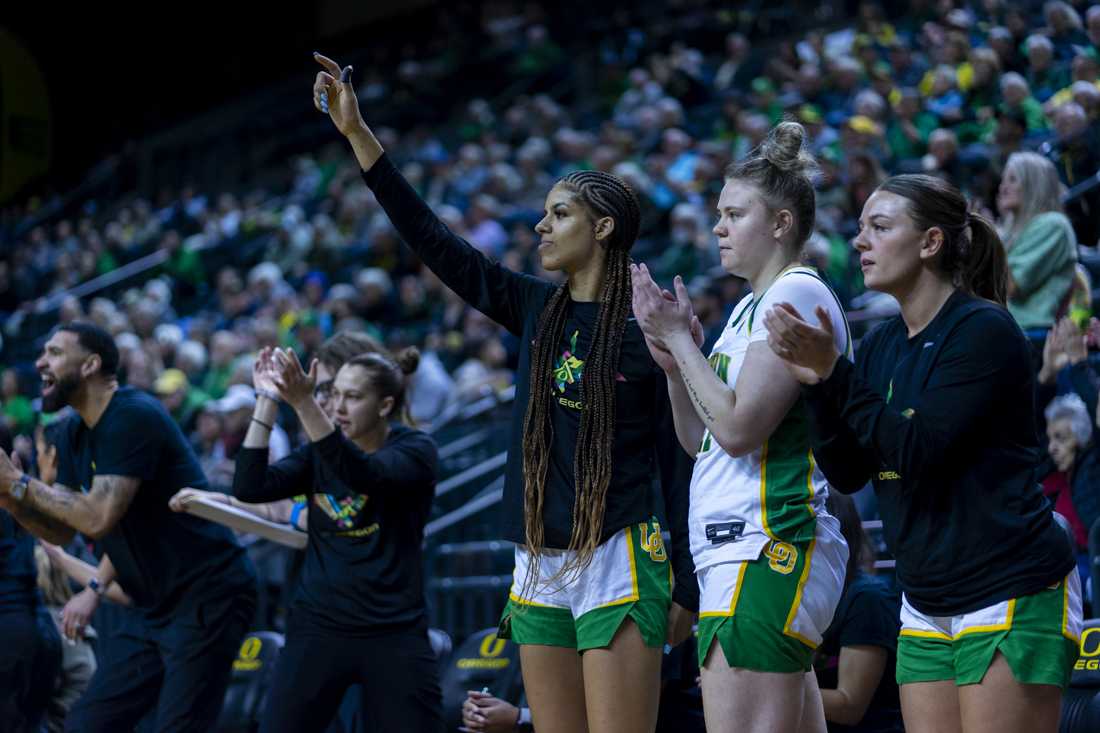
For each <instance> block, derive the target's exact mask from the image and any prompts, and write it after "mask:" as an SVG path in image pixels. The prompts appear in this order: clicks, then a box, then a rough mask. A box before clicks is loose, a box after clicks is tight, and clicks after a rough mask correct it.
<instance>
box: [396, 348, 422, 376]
mask: <svg viewBox="0 0 1100 733" xmlns="http://www.w3.org/2000/svg"><path fill="white" fill-rule="evenodd" d="M393 360H394V361H395V362H397V366H399V367H400V368H401V372H402V373H403V374H406V375H408V374H412V373H413V372H415V371H416V368H417V367H418V366H420V350H419V349H417V348H416V347H415V346H408V347H406V348H404V349H401V351H399V352H397V353H396V354H394V356H393Z"/></svg>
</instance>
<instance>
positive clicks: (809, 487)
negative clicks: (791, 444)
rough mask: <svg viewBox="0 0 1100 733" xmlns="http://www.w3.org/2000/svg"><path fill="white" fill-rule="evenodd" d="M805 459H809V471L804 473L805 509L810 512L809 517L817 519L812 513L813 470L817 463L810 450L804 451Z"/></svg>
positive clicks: (815, 514)
mask: <svg viewBox="0 0 1100 733" xmlns="http://www.w3.org/2000/svg"><path fill="white" fill-rule="evenodd" d="M806 457H807V458H809V459H810V470H809V471H807V472H806V490H807V496H806V508H807V509H809V510H810V516H811V517H817V512H815V511H814V468H815V467H816V466H817V462H816V461H815V460H814V452H813V449H812V448H811V449H810V450H808V451H806Z"/></svg>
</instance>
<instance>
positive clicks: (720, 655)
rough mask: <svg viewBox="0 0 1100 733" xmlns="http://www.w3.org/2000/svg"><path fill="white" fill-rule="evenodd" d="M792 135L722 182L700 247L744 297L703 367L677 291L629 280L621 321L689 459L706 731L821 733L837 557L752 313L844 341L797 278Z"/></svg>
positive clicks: (785, 396) (783, 373)
mask: <svg viewBox="0 0 1100 733" xmlns="http://www.w3.org/2000/svg"><path fill="white" fill-rule="evenodd" d="M803 136H804V131H803V129H802V126H801V125H799V124H797V123H794V122H784V123H781V124H780V125H778V126H777V127H776V128H775V129H774V130H772V132H771V134H770V135H769V136H768V139H767V140H766V141H765V142H764V143H762V144H761V146H760V147H759V148H758V149H757V150H755V151H753V153H751V154H750V156H749V157H748V158H747V159H745V160H742V161H740V162H738V163H735V164H734V165H733V166H731V168H730V169H729V170H728V171H727V173H726V183H725V186H724V187H723V188H722V193H721V195H720V197H719V199H718V223H717V224H716V225H715V227H714V233H715V234H716V235H717V236H718V248H719V252H720V256H721V260H722V267H723V268H724V269H725V270H727V271H728V272H730V273H732V274H734V275H737V276H739V277H743V278H745V279H746V280H748V281H749V283H750V284H751V286H752V294H751V295H749V296H746V297H745V298H744V300H742V301H741V302H740V303H738V304H737V307H736V308H734V310H733V314H732V316H731V317H730V321H729V324H728V325H727V327H726V329H725V331H723V333H722V336H721V337H720V338H719V339H718V342H717V343H716V344H715V346H714V350H713V351H712V352H711V354H710V358H709V359H708V358H707V357H706V356H705V355H704V354H703V353H702V352H701V351H700V350H699V345H700V344H701V342H702V338H701V329H700V328H699V326H698V321H697V319H696V318H695V316H694V314H693V313H692V309H691V303H690V301H689V300H688V295H687V290H686V288H685V287H684V284H683V281H682V280H681V279H680V278H679V277H677V278H676V282H675V288H676V293H675V295H673V294H672V293H668V292H667V291H661V290H660V288H658V287H657V285H656V284H655V283H654V282H653V279H652V278H651V277H650V276H649V273H648V271H647V270H646V268H645V266H644V265H643V266H639V267H637V268H635V271H634V273H633V283H634V293H633V295H634V313H635V314H636V316H637V318H638V322H639V324H640V325H641V328H642V332H643V333H644V334H645V335H646V338H647V341H648V342H649V346H650V351H651V352H652V353H653V356H654V358H655V359H656V360H657V362H658V363H659V364H660V365H661V367H662V368H663V369H664V370H665V371H666V373H667V374H668V377H669V380H668V382H669V393H670V396H671V399H672V406H673V411H674V415H675V421H676V433H677V436H678V437H679V439H680V442H681V444H682V445H683V446H684V448H685V449H686V450H688V451H689V452H690V453H693V454H695V456H696V458H695V469H694V471H693V473H692V479H691V509H690V515H689V516H690V519H689V522H690V524H689V530H690V535H691V549H692V555H693V557H694V559H695V567H696V572H697V577H698V579H699V586H700V591H701V598H700V606H699V610H700V613H699V617H700V618H699V664H700V667H701V668H702V678H703V679H702V681H703V706H704V710H705V713H706V724H707V731H709V732H710V733H724V732H727V731H728V732H731V733H732V731H738V732H739V733H748V732H755V731H759V732H761V733H764V732H767V733H784V732H786V731H792V732H793V731H822V733H823V732H824V731H825V717H824V712H823V709H822V704H821V693H820V691H819V690H818V688H817V682H816V681H815V679H814V675H813V672H812V671H811V661H812V657H813V652H814V649H815V648H816V647H817V645H818V644H820V642H821V635H822V633H823V632H824V631H825V629H826V627H827V626H828V625H829V622H830V621H831V620H832V617H833V611H834V610H835V608H836V604H837V602H838V601H839V599H840V594H841V591H842V589H843V585H844V567H845V564H846V562H847V557H848V548H847V546H846V545H845V544H844V539H843V537H842V536H841V534H840V526H839V523H838V522H837V520H836V519H835V518H833V517H831V516H829V515H828V514H827V513H826V511H825V497H826V496H827V495H828V486H827V484H826V481H825V478H824V476H822V474H821V472H820V471H819V470H818V469H817V467H816V465H815V463H814V459H813V454H812V453H811V452H810V434H809V430H810V426H809V422H808V417H807V414H806V411H805V409H804V407H803V405H802V404H801V401H800V393H799V385H798V382H797V381H796V380H795V379H794V377H792V376H791V375H790V373H789V372H788V371H787V370H786V369H785V367H784V366H783V362H782V361H781V360H780V359H779V357H777V356H776V355H775V354H774V353H773V352H772V350H771V349H770V348H769V347H768V343H767V335H768V334H767V329H766V327H765V325H764V313H765V312H766V311H767V310H768V308H769V307H770V306H771V305H772V304H773V303H779V302H793V303H796V304H797V308H798V310H799V312H800V313H814V312H815V308H816V307H817V306H821V307H823V308H825V309H826V310H827V312H828V313H829V315H830V317H831V318H832V320H833V323H838V324H839V323H845V328H842V329H837V342H836V343H837V348H838V349H839V350H840V352H841V353H850V349H851V344H850V336H849V334H848V329H847V325H846V322H845V320H844V312H843V310H842V309H841V307H840V304H839V302H838V301H837V299H836V296H835V295H834V294H833V292H832V291H831V290H830V289H829V287H828V286H827V285H826V284H825V283H824V282H823V281H822V280H821V278H820V277H819V276H818V275H817V273H816V272H815V271H814V270H813V269H812V268H809V267H804V266H802V265H800V264H799V258H800V255H801V252H802V247H803V245H804V244H805V242H806V240H807V239H808V237H809V235H810V233H811V232H812V231H813V225H814V211H815V206H814V191H813V185H812V183H811V180H810V176H811V175H812V172H813V169H814V161H813V159H812V158H811V157H810V156H809V155H808V154H807V153H805V152H804V151H803V145H802V143H803Z"/></svg>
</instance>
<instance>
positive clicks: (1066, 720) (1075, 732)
mask: <svg viewBox="0 0 1100 733" xmlns="http://www.w3.org/2000/svg"><path fill="white" fill-rule="evenodd" d="M1098 730H1100V693H1098V691H1097V690H1095V689H1092V688H1089V689H1080V688H1077V687H1070V688H1069V689H1068V690H1066V692H1065V694H1064V695H1063V696H1062V718H1061V720H1060V721H1059V723H1058V733H1095V732H1096V731H1098Z"/></svg>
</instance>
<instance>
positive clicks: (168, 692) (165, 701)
mask: <svg viewBox="0 0 1100 733" xmlns="http://www.w3.org/2000/svg"><path fill="white" fill-rule="evenodd" d="M255 609H256V590H255V588H254V587H252V588H249V589H245V590H234V589H230V590H229V591H228V592H227V593H226V594H225V595H224V596H222V597H219V598H216V599H212V600H207V601H203V602H190V603H189V602H185V603H184V604H181V607H180V608H179V609H177V610H176V612H175V613H173V615H172V616H171V618H169V619H167V620H165V621H162V622H153V621H149V620H146V619H144V618H135V619H133V621H131V622H128V623H126V624H124V625H123V626H122V628H121V629H119V631H118V632H117V634H116V635H115V636H114V637H113V638H111V639H110V640H109V643H110V647H111V650H110V653H109V654H108V655H107V659H105V660H104V663H102V664H101V665H100V667H99V669H98V670H97V671H96V673H95V676H94V677H92V681H91V683H90V684H89V686H88V690H87V691H86V692H85V693H84V696H83V697H81V698H80V700H78V701H77V703H76V704H75V705H74V706H73V709H72V710H71V711H70V712H69V717H68V718H67V719H66V721H65V730H66V731H67V733H115V732H116V731H131V730H133V729H134V726H136V725H137V723H138V721H140V720H141V719H142V717H144V716H145V714H146V713H148V712H149V711H150V710H154V709H155V711H156V728H155V729H156V730H157V731H160V732H161V733H168V732H169V731H170V732H172V733H177V732H183V731H193V732H194V733H208V731H211V730H213V729H214V723H215V721H216V720H217V718H218V714H219V713H220V712H221V706H222V698H223V697H224V696H225V689H226V687H227V686H228V685H229V678H230V675H231V674H232V671H233V660H234V659H235V658H236V656H237V652H238V650H239V649H240V645H241V640H242V639H243V638H244V635H245V633H247V631H248V627H249V624H251V622H252V615H253V613H254V612H255Z"/></svg>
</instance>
